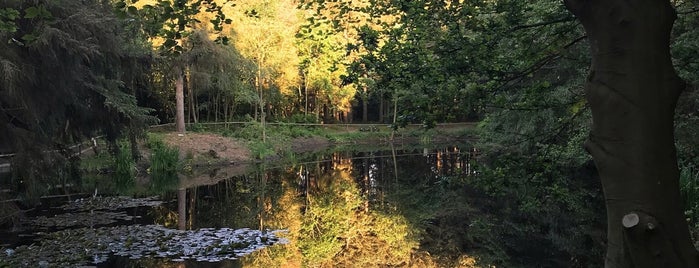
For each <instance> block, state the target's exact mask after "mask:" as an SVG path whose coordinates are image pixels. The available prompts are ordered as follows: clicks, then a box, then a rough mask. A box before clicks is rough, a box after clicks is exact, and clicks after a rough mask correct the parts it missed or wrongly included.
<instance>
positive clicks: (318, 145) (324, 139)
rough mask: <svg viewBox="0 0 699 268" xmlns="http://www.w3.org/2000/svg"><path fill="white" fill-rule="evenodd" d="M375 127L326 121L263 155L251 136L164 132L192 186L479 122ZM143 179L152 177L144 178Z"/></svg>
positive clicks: (462, 129)
mask: <svg viewBox="0 0 699 268" xmlns="http://www.w3.org/2000/svg"><path fill="white" fill-rule="evenodd" d="M370 126H373V125H370ZM375 126H378V127H375V128H371V129H375V131H371V130H370V131H366V129H370V128H367V127H365V125H324V126H322V127H318V128H320V129H321V133H322V135H312V136H305V137H294V138H290V139H289V140H288V141H286V142H283V144H285V145H284V146H281V147H279V148H275V153H274V154H272V155H268V156H265V157H263V158H258V157H256V156H255V155H254V153H253V152H252V150H251V148H250V144H251V142H250V141H246V140H243V139H240V138H236V137H226V136H223V135H221V134H218V133H215V132H187V133H185V134H184V135H182V134H178V133H175V132H172V131H167V130H165V129H163V130H160V131H159V134H160V135H162V137H163V141H164V142H165V143H166V144H167V145H169V146H171V147H173V148H177V149H178V150H179V152H180V160H181V161H184V162H185V163H186V165H187V166H188V167H186V168H185V169H186V170H189V172H188V174H185V175H183V176H184V177H185V178H186V179H183V180H180V185H179V187H181V188H190V187H194V186H199V185H209V184H215V183H217V182H218V181H220V180H222V179H227V178H230V177H233V176H240V175H244V174H246V173H247V172H248V171H249V170H250V168H251V167H252V166H253V165H255V164H260V163H267V164H274V163H279V162H281V161H283V160H284V157H285V156H288V155H298V154H302V153H308V152H318V151H323V150H327V149H329V148H332V147H341V146H346V147H350V148H351V147H356V146H372V147H382V146H390V145H406V144H430V143H444V142H453V141H463V140H467V139H471V138H472V136H471V133H472V132H473V131H474V129H475V123H460V124H440V125H437V126H436V127H435V128H433V129H430V130H425V129H422V128H421V127H419V126H409V127H408V128H404V129H400V130H398V131H396V132H394V133H391V131H390V129H388V128H384V127H380V125H375ZM391 137H392V139H391ZM146 151H147V150H146ZM146 151H144V152H143V155H144V159H142V161H141V163H140V164H139V166H141V167H143V168H144V169H145V168H147V166H148V165H149V164H148V163H149V159H148V155H149V153H147V152H146ZM143 175H146V174H143ZM140 180H147V178H145V177H142V178H140Z"/></svg>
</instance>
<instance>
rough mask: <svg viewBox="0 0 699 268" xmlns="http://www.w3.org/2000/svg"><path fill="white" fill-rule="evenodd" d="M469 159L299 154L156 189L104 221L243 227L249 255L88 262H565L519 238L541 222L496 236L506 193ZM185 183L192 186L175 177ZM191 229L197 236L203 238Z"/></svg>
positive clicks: (419, 151)
mask: <svg viewBox="0 0 699 268" xmlns="http://www.w3.org/2000/svg"><path fill="white" fill-rule="evenodd" d="M477 162H478V155H477V151H476V150H474V149H473V148H471V147H470V146H467V145H462V146H440V147H433V148H411V149H405V148H401V149H400V150H397V149H395V148H385V149H383V150H373V151H368V150H363V151H334V152H326V153H315V154H309V155H305V156H299V157H297V160H295V161H294V163H291V164H285V165H281V166H269V165H265V164H261V165H258V166H255V167H253V168H251V170H250V171H248V172H247V173H246V174H245V175H238V176H233V177H229V178H227V179H222V180H212V181H208V183H207V184H206V185H198V186H191V187H188V188H181V189H174V190H170V191H167V192H165V193H163V194H162V195H161V196H159V198H158V200H159V201H162V203H158V204H151V205H149V206H144V205H136V206H133V207H130V208H125V209H123V210H117V212H114V213H123V214H120V215H121V217H122V218H119V219H118V220H117V221H116V223H108V225H111V226H114V225H133V224H140V225H148V224H151V225H152V224H155V225H157V226H164V227H165V228H168V230H169V229H172V230H178V229H179V230H192V231H196V230H221V228H223V229H224V230H231V232H233V231H232V230H239V229H241V228H247V229H244V230H247V231H246V232H253V231H255V232H258V233H255V235H256V236H257V238H253V240H254V239H257V242H258V244H260V245H261V246H260V247H248V250H249V251H250V252H252V253H250V254H247V255H245V256H243V257H240V258H238V259H235V260H221V259H206V258H199V259H197V258H190V259H186V260H182V259H178V260H176V261H173V260H172V259H173V258H168V257H164V258H151V257H142V258H134V257H133V255H132V256H131V257H128V256H127V257H117V256H114V255H109V256H108V257H106V260H103V262H101V263H100V264H98V265H97V266H98V267H482V266H483V265H487V264H493V263H495V264H498V263H499V264H503V263H509V264H513V263H517V264H518V265H517V266H529V267H570V266H571V263H575V261H574V260H573V259H572V258H579V257H575V256H570V255H569V254H567V253H566V252H563V251H562V250H560V248H559V247H557V246H555V245H553V244H551V243H548V242H546V241H547V239H548V238H543V239H541V240H542V241H543V242H541V241H539V242H537V241H527V239H528V237H531V234H527V232H545V231H544V230H543V229H541V228H540V227H537V226H530V225H524V226H522V228H523V230H521V231H517V232H514V233H516V235H515V237H514V238H513V237H512V236H506V235H503V234H502V233H503V232H502V230H503V227H502V226H508V227H507V229H508V230H509V229H510V228H511V227H510V226H516V224H513V223H512V222H515V220H512V219H509V218H507V217H503V216H502V215H509V213H510V212H509V211H511V208H508V207H507V206H503V205H502V204H503V203H507V200H493V198H492V197H490V196H488V195H486V194H485V193H484V192H483V191H482V190H479V189H480V188H478V187H474V185H473V184H476V183H477V182H476V181H475V178H478V176H479V171H478V168H477ZM213 173H215V172H213ZM213 173H212V177H213ZM182 180H189V179H187V178H182ZM192 184H197V183H192V182H187V181H183V182H180V185H192ZM145 202H150V201H148V200H146V201H145ZM503 210H504V211H506V213H502V212H501V211H503ZM124 217H126V218H124ZM519 217H521V216H519ZM511 221H512V222H511ZM211 228H215V229H211ZM515 228H517V227H515ZM525 228H526V229H525ZM537 228H539V229H537ZM272 230H274V231H272ZM130 232H133V230H131V231H130ZM190 232H191V231H190ZM519 233H522V234H521V235H520V234H519ZM268 234H269V236H267V235H268ZM155 235H158V234H157V233H156V234H155ZM195 235H199V236H200V237H204V238H205V239H204V240H206V237H209V236H207V235H206V234H205V235H201V234H195ZM255 235H251V237H254V236H255ZM516 236H520V237H516ZM539 236H541V235H537V236H536V237H539ZM241 237H242V236H241ZM260 237H262V238H263V241H262V242H261V241H260ZM559 239H560V238H559ZM267 241H270V242H268V243H265V242H267ZM569 242H575V241H569ZM569 242H565V243H569ZM187 243H191V244H193V245H192V246H194V244H202V243H203V242H201V241H199V242H187ZM235 243H238V242H235ZM246 243H247V242H246ZM250 244H255V241H253V242H251V243H250ZM263 244H264V245H263ZM270 244H271V245H270ZM245 245H249V244H245ZM267 245H269V246H267ZM216 246H218V245H216ZM161 247H162V246H161ZM209 247H214V246H209ZM197 260H198V261H197ZM503 260H510V261H504V262H503ZM511 260H514V261H511ZM500 266H502V265H500Z"/></svg>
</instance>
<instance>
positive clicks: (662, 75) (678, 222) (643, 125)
mask: <svg viewBox="0 0 699 268" xmlns="http://www.w3.org/2000/svg"><path fill="white" fill-rule="evenodd" d="M565 3H566V6H567V7H568V9H569V10H570V11H572V12H573V14H575V15H576V16H577V17H578V18H579V20H580V21H581V22H582V24H583V26H584V27H585V30H586V32H587V36H588V40H589V43H590V50H591V54H592V67H591V70H590V75H589V77H588V79H587V84H586V97H587V100H588V102H589V104H590V107H591V109H592V116H593V125H592V131H591V133H590V137H589V139H588V141H587V142H586V144H585V148H586V149H587V151H588V152H590V154H592V156H593V158H594V161H595V164H596V165H597V169H598V170H599V173H600V177H601V179H602V187H603V189H604V195H605V200H606V205H607V220H608V222H607V225H608V229H607V239H608V243H607V245H608V247H607V256H606V259H605V266H606V267H699V262H698V255H697V251H696V250H695V249H694V246H693V245H692V241H691V238H690V235H689V230H688V226H687V222H686V221H685V217H684V215H683V212H682V203H681V202H680V201H681V200H680V193H679V171H678V167H677V156H676V150H675V144H674V133H673V118H674V110H675V106H676V102H677V99H678V97H679V94H680V92H681V91H682V89H683V88H684V83H683V82H682V81H681V79H680V78H679V77H678V76H677V74H676V73H675V70H674V68H673V66H672V62H671V59H670V50H669V42H670V31H671V29H672V24H673V22H674V20H675V18H676V14H675V11H674V9H673V8H672V6H671V5H670V2H669V1H667V0H654V1H638V0H636V1H629V0H605V1H602V0H566V1H565Z"/></svg>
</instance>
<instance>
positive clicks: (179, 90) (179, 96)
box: [175, 70, 184, 134]
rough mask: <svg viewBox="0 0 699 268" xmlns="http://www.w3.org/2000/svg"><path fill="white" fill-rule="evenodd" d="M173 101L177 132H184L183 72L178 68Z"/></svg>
mask: <svg viewBox="0 0 699 268" xmlns="http://www.w3.org/2000/svg"><path fill="white" fill-rule="evenodd" d="M175 101H176V103H175V105H176V107H175V119H176V120H175V126H176V128H177V132H179V133H181V134H184V74H183V73H182V71H179V70H178V71H177V80H175Z"/></svg>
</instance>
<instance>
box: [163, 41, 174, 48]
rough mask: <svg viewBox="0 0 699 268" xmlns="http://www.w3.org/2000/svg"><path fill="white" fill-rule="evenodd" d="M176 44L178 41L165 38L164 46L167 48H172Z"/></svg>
mask: <svg viewBox="0 0 699 268" xmlns="http://www.w3.org/2000/svg"><path fill="white" fill-rule="evenodd" d="M175 45H177V42H176V41H175V40H173V39H167V40H165V43H163V47H166V48H171V47H173V46H175Z"/></svg>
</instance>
